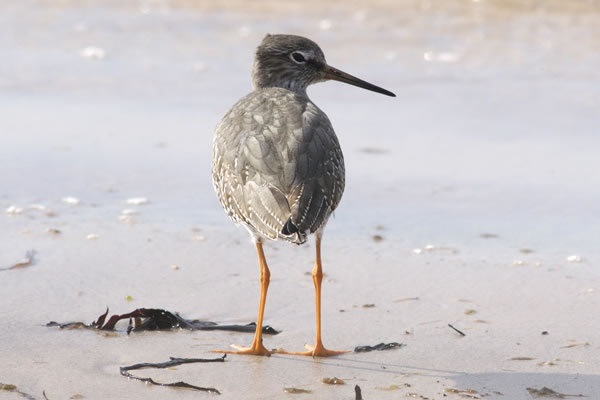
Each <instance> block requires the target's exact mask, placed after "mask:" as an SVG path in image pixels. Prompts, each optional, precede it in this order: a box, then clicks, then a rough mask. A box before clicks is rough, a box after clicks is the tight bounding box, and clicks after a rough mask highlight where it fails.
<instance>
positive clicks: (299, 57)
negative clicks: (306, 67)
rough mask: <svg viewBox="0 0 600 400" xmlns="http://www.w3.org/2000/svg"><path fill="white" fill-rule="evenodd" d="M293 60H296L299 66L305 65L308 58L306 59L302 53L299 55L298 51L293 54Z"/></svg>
mask: <svg viewBox="0 0 600 400" xmlns="http://www.w3.org/2000/svg"><path fill="white" fill-rule="evenodd" d="M292 60H294V61H295V62H297V63H298V64H303V63H305V62H306V58H304V56H303V55H302V53H298V52H297V51H295V52H293V53H292Z"/></svg>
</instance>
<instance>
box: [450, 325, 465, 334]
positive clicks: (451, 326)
mask: <svg viewBox="0 0 600 400" xmlns="http://www.w3.org/2000/svg"><path fill="white" fill-rule="evenodd" d="M448 326H449V327H450V328H452V329H454V331H456V332H457V333H459V334H460V335H461V336H467V335H466V334H465V333H464V332H463V331H460V330H458V329H456V328H455V327H454V326H453V325H452V324H448Z"/></svg>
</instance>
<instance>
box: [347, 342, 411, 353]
mask: <svg viewBox="0 0 600 400" xmlns="http://www.w3.org/2000/svg"><path fill="white" fill-rule="evenodd" d="M404 346H406V345H405V344H403V343H398V342H391V343H379V344H376V345H375V346H356V347H355V348H354V352H355V353H365V352H368V351H374V350H377V351H383V350H392V349H399V348H401V347H404Z"/></svg>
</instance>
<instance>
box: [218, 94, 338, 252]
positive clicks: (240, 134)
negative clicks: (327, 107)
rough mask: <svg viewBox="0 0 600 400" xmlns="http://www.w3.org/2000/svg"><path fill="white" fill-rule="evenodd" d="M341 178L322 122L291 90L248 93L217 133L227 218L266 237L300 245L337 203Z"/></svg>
mask: <svg viewBox="0 0 600 400" xmlns="http://www.w3.org/2000/svg"><path fill="white" fill-rule="evenodd" d="M343 175H344V164H343V158H342V153H341V150H340V148H339V144H338V142H337V138H336V137H335V133H334V132H333V129H332V128H331V124H330V123H329V120H328V119H327V116H326V115H325V114H324V113H323V112H322V111H321V110H319V109H318V108H317V107H316V106H314V105H313V104H312V103H310V102H308V103H307V102H306V101H302V100H301V99H298V97H297V95H295V94H294V93H292V92H290V91H287V90H284V89H275V88H272V89H270V90H264V91H260V92H253V93H251V94H250V95H248V96H246V97H245V98H243V99H242V100H240V102H238V103H237V104H236V105H235V106H234V107H233V108H232V110H231V111H230V112H229V113H228V114H227V115H226V116H225V117H224V118H223V120H222V121H221V123H220V124H219V126H218V127H217V131H216V133H215V140H214V148H213V182H214V186H215V190H216V191H217V194H218V197H219V199H220V201H221V204H222V205H223V207H224V208H225V210H226V211H227V213H228V214H229V216H230V217H232V218H233V219H234V220H236V221H237V222H242V223H244V224H245V225H246V226H248V227H249V228H251V229H252V230H253V231H255V232H256V233H258V234H260V235H262V236H264V237H267V238H270V239H277V238H282V239H286V240H289V241H292V242H296V243H302V242H304V241H305V232H306V231H310V232H314V231H315V230H317V229H318V228H319V227H320V226H321V225H322V224H323V223H324V222H325V221H326V219H327V217H328V216H329V214H330V213H331V211H332V210H333V209H335V207H336V206H337V204H338V203H339V201H340V198H341V195H342V191H343V187H344V177H343Z"/></svg>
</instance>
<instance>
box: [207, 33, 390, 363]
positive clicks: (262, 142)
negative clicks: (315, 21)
mask: <svg viewBox="0 0 600 400" xmlns="http://www.w3.org/2000/svg"><path fill="white" fill-rule="evenodd" d="M327 80H335V81H340V82H344V83H347V84H350V85H354V86H357V87H360V88H364V89H367V90H370V91H373V92H377V93H381V94H384V95H387V96H392V97H395V94H394V93H392V92H390V91H388V90H385V89H383V88H381V87H379V86H375V85H373V84H371V83H368V82H366V81H363V80H361V79H358V78H356V77H354V76H352V75H350V74H348V73H345V72H343V71H341V70H339V69H337V68H334V67H332V66H330V65H328V64H327V62H326V60H325V55H324V54H323V51H322V50H321V48H320V47H319V46H318V45H317V44H316V43H315V42H313V41H312V40H310V39H308V38H305V37H302V36H297V35H289V34H267V35H266V36H265V37H264V39H263V40H262V42H261V43H260V45H259V46H258V47H257V49H256V54H255V57H254V64H253V67H252V84H253V87H254V90H253V91H252V92H251V93H249V94H248V95H246V96H245V97H243V98H242V99H240V100H239V101H238V102H237V103H236V104H235V105H234V106H233V107H232V108H231V109H230V110H229V111H228V112H227V113H226V114H225V115H224V117H223V118H222V119H221V121H220V122H219V123H218V125H217V127H216V129H215V134H214V138H213V154H212V164H211V172H212V181H213V186H214V189H215V191H216V194H217V197H218V199H219V201H220V203H221V205H222V206H223V208H224V209H225V211H226V212H227V214H228V215H229V217H230V218H231V219H232V220H233V221H234V222H235V223H237V224H241V225H242V226H244V227H245V228H246V229H247V230H248V232H249V233H250V235H251V237H252V240H253V242H254V244H255V247H256V251H257V255H258V264H259V281H260V300H259V310H258V318H257V322H256V331H255V334H254V339H253V341H252V344H251V346H250V347H241V346H236V345H232V347H233V348H235V349H236V350H235V351H225V352H226V353H235V354H250V355H259V356H270V355H271V353H272V351H269V350H267V349H266V348H265V347H264V345H263V342H262V325H263V317H264V310H265V304H266V298H267V291H268V288H269V282H270V276H271V273H270V270H269V267H268V265H267V260H266V258H265V254H264V251H263V243H264V242H265V241H267V240H274V241H284V242H289V243H293V244H297V245H300V244H303V243H305V242H306V241H307V237H308V236H309V235H310V234H314V236H315V247H316V259H315V265H314V268H313V270H312V278H313V284H314V288H315V319H316V340H315V345H314V346H307V347H308V351H306V352H286V351H284V350H281V349H280V350H274V351H276V352H278V353H284V354H296V355H306V356H312V357H328V356H335V355H338V354H342V353H345V351H343V350H341V351H336V350H328V349H327V348H325V347H324V345H323V341H322V338H321V284H322V280H323V269H322V264H321V238H322V234H323V229H324V227H325V225H326V224H327V221H328V219H329V217H330V216H331V215H332V213H333V212H334V210H335V209H336V208H337V206H338V204H339V203H340V200H341V198H342V193H343V192H344V186H345V167H344V157H343V154H342V150H341V148H340V144H339V141H338V138H337V136H336V134H335V132H334V130H333V127H332V125H331V122H330V121H329V118H328V117H327V115H326V114H325V113H324V112H323V111H321V109H320V108H319V107H317V106H316V105H315V104H314V103H313V102H312V100H311V99H310V98H309V97H308V95H307V93H306V89H307V87H308V86H309V85H311V84H314V83H317V82H323V81H327Z"/></svg>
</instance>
